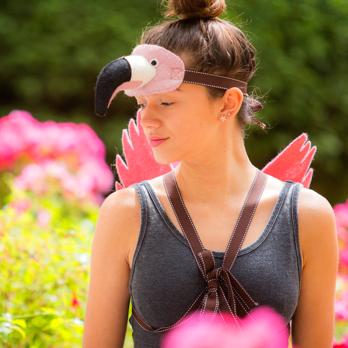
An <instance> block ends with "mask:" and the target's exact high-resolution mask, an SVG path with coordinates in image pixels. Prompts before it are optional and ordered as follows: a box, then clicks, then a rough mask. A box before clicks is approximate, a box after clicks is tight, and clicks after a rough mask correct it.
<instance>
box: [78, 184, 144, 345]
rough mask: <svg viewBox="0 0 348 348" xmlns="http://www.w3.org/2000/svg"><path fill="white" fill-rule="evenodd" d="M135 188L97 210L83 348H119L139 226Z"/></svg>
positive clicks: (109, 199) (113, 196)
mask: <svg viewBox="0 0 348 348" xmlns="http://www.w3.org/2000/svg"><path fill="white" fill-rule="evenodd" d="M137 210H139V212H140V209H137V206H136V197H135V191H134V189H131V188H127V189H122V190H119V191H116V192H113V193H112V194H110V195H109V196H108V197H107V198H106V199H105V200H104V202H103V204H102V205H101V207H100V210H99V217H98V221H97V225H96V231H95V235H94V239H93V244H92V257H91V270H90V284H89V291H88V296H87V307H86V316H85V324H84V334H83V348H95V347H98V348H122V347H123V343H124V338H125V332H126V328H127V319H128V309H129V291H128V280H129V274H130V270H129V265H128V262H127V261H128V260H127V257H128V251H129V245H130V244H129V240H130V236H131V235H132V233H133V232H134V231H136V230H137V228H138V227H137V226H139V223H140V222H139V221H140V216H139V214H140V213H138V212H137Z"/></svg>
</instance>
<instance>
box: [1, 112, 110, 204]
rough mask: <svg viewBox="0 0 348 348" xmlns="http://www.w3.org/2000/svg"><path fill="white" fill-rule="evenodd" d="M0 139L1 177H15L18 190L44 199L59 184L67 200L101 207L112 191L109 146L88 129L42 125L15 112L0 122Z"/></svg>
mask: <svg viewBox="0 0 348 348" xmlns="http://www.w3.org/2000/svg"><path fill="white" fill-rule="evenodd" d="M0 133H1V138H0V172H1V171H4V170H7V171H13V172H14V173H15V174H16V175H17V176H18V177H17V178H16V180H15V183H16V185H17V186H18V188H20V189H27V190H32V191H34V192H35V193H37V194H45V193H46V192H47V191H48V190H49V186H50V184H52V183H56V185H58V187H60V188H63V189H64V190H66V191H67V192H66V197H65V198H69V197H70V196H74V197H77V198H79V199H92V200H94V201H96V202H97V203H100V202H101V201H102V199H103V195H102V194H103V193H105V192H108V191H110V190H111V189H112V185H113V182H114V177H113V173H112V171H111V169H110V167H109V166H108V165H107V164H106V163H105V146H104V144H103V142H102V141H101V140H100V138H99V137H98V136H97V134H96V133H95V132H94V131H93V129H92V128H91V127H89V126H88V125H87V124H83V123H80V124H77V123H72V122H60V123H58V122H54V121H45V122H40V121H38V120H36V119H35V118H33V117H32V116H31V114H30V113H28V112H26V111H20V110H15V111H12V112H11V113H10V114H9V115H7V116H4V117H1V118H0ZM60 191H61V190H60Z"/></svg>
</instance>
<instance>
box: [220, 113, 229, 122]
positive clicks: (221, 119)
mask: <svg viewBox="0 0 348 348" xmlns="http://www.w3.org/2000/svg"><path fill="white" fill-rule="evenodd" d="M230 116H231V112H230V111H228V112H225V113H222V114H221V116H219V120H220V121H222V122H224V121H226V120H227V118H229V117H230Z"/></svg>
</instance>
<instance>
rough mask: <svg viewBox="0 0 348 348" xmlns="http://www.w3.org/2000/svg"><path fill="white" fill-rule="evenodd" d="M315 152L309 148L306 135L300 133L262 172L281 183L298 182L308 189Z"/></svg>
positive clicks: (315, 149) (313, 148)
mask: <svg viewBox="0 0 348 348" xmlns="http://www.w3.org/2000/svg"><path fill="white" fill-rule="evenodd" d="M316 151H317V147H316V146H311V142H310V141H309V140H308V135H307V134H306V133H302V134H301V135H299V136H298V137H297V138H296V139H294V140H293V141H292V142H291V143H290V144H289V145H287V146H286V148H285V149H284V150H283V151H282V152H280V153H279V154H278V155H277V156H276V157H275V158H274V159H273V160H271V161H270V162H269V163H267V164H266V166H265V167H264V168H262V171H263V172H265V173H266V174H269V175H272V176H274V177H275V178H277V179H280V180H283V181H286V180H292V181H295V182H299V183H301V184H303V186H304V187H307V188H308V187H309V186H310V183H311V181H312V176H313V169H312V168H310V166H311V163H312V161H313V158H314V155H315V153H316Z"/></svg>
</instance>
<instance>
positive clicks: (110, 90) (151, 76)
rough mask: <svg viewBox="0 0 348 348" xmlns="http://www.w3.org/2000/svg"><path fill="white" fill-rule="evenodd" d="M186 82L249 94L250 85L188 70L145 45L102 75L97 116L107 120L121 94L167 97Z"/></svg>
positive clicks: (156, 48)
mask: <svg viewBox="0 0 348 348" xmlns="http://www.w3.org/2000/svg"><path fill="white" fill-rule="evenodd" d="M183 82H189V83H195V84H201V85H206V86H213V87H217V88H222V89H228V88H230V87H238V88H240V89H241V90H242V91H243V92H244V93H246V88H247V84H246V82H244V81H239V80H236V79H233V78H230V77H225V76H219V75H214V74H208V73H203V72H199V71H194V70H188V69H185V64H184V62H183V60H182V59H181V58H180V57H179V56H178V55H176V54H175V53H173V52H171V51H169V50H167V49H166V48H164V47H161V46H158V45H149V44H142V45H138V46H136V47H135V48H134V50H133V51H132V54H131V55H130V56H123V57H121V58H118V59H115V60H113V61H112V62H110V63H108V64H107V65H106V66H104V68H103V69H102V70H101V71H100V73H99V75H98V77H97V83H96V88H95V113H96V114H97V115H98V116H105V115H106V113H107V109H108V108H109V106H110V104H111V102H112V100H113V99H114V98H115V97H116V95H117V93H119V92H120V91H122V90H123V91H125V94H126V95H128V96H130V97H134V96H140V95H143V96H145V95H150V94H154V93H165V92H170V91H173V90H175V89H177V88H178V87H179V86H180V85H181V84H182V83H183Z"/></svg>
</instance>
